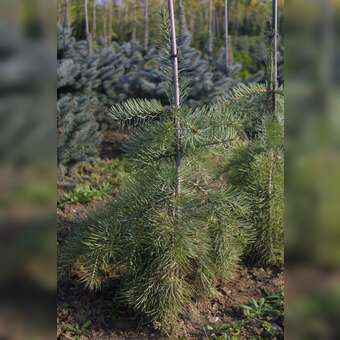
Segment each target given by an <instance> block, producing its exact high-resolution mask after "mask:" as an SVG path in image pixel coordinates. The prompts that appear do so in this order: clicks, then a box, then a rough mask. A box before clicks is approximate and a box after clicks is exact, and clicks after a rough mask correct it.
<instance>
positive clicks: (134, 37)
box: [132, 0, 137, 45]
mask: <svg viewBox="0 0 340 340" xmlns="http://www.w3.org/2000/svg"><path fill="white" fill-rule="evenodd" d="M136 6H137V5H136V0H133V2H132V7H133V8H132V12H133V23H132V43H133V45H136V43H137V7H136Z"/></svg>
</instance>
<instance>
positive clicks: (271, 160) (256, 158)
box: [227, 49, 284, 265]
mask: <svg viewBox="0 0 340 340" xmlns="http://www.w3.org/2000/svg"><path fill="white" fill-rule="evenodd" d="M272 56H273V53H272V49H270V52H269V61H268V65H269V66H268V70H267V79H268V83H267V89H268V90H267V93H268V94H267V96H263V97H258V98H257V99H256V100H255V101H253V100H252V101H250V102H248V103H247V104H245V105H244V106H243V125H244V129H245V132H246V134H247V136H248V138H247V139H245V140H244V141H243V143H242V144H240V146H239V147H238V148H235V149H234V151H233V153H232V155H231V157H230V158H229V160H228V166H227V179H228V181H230V183H231V184H233V185H234V186H235V187H237V188H238V189H239V191H240V193H241V194H243V195H244V196H245V197H246V200H247V202H248V205H249V207H250V210H251V215H250V223H251V225H252V226H253V230H254V231H255V239H254V242H252V243H251V244H250V245H249V246H248V247H247V249H246V251H245V258H246V260H247V262H248V263H251V264H260V265H282V264H283V262H284V229H283V214H284V106H283V94H282V91H279V90H278V89H277V88H276V86H277V85H276V81H275V80H274V79H275V78H274V76H273V73H274V74H275V72H276V71H275V60H276V59H275V58H273V59H272ZM254 108H255V109H254Z"/></svg>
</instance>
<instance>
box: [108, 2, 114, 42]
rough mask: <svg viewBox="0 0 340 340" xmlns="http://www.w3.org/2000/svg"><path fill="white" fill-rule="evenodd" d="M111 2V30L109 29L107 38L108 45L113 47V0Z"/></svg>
mask: <svg viewBox="0 0 340 340" xmlns="http://www.w3.org/2000/svg"><path fill="white" fill-rule="evenodd" d="M108 1H109V29H108V37H107V43H108V45H109V46H111V42H112V35H113V31H112V29H113V27H112V25H113V0H108Z"/></svg>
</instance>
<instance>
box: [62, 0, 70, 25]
mask: <svg viewBox="0 0 340 340" xmlns="http://www.w3.org/2000/svg"><path fill="white" fill-rule="evenodd" d="M63 16H64V18H63V26H64V28H67V27H68V26H69V24H70V20H69V11H68V0H64V15H63Z"/></svg>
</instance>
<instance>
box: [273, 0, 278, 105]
mask: <svg viewBox="0 0 340 340" xmlns="http://www.w3.org/2000/svg"><path fill="white" fill-rule="evenodd" d="M272 32H273V47H272V49H273V51H272V53H273V75H272V76H273V80H272V87H273V96H272V97H273V98H272V100H273V110H274V112H275V111H276V93H275V92H276V90H277V40H278V21H277V0H272Z"/></svg>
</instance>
